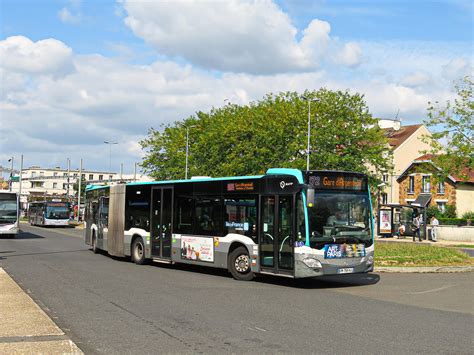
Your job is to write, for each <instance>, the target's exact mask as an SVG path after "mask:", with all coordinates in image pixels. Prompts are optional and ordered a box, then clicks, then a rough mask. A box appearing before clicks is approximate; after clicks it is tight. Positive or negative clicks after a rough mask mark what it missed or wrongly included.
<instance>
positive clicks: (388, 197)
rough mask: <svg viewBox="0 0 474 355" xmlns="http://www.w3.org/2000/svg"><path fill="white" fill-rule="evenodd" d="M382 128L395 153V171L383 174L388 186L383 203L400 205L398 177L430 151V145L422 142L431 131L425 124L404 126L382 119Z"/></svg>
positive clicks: (382, 196) (382, 194) (385, 189)
mask: <svg viewBox="0 0 474 355" xmlns="http://www.w3.org/2000/svg"><path fill="white" fill-rule="evenodd" d="M379 125H380V127H381V128H382V129H383V130H384V135H385V136H386V137H387V139H388V142H389V144H390V147H391V149H392V153H393V171H391V172H386V173H384V174H383V181H384V183H385V184H386V186H385V187H383V189H382V191H381V196H380V197H381V199H380V200H381V203H383V204H386V203H400V204H406V202H405V201H402V200H400V194H399V182H398V177H399V176H400V175H401V174H402V173H403V172H404V171H405V170H406V169H407V168H408V167H409V166H410V165H411V163H412V162H413V161H414V160H415V159H416V158H418V157H419V156H421V155H422V154H423V151H425V150H429V149H430V146H429V144H428V143H425V142H423V141H422V137H423V136H425V135H427V136H430V135H431V133H430V131H429V130H428V129H427V128H426V127H425V126H424V125H423V124H414V125H407V126H402V125H401V124H400V121H396V120H387V119H382V120H380V121H379Z"/></svg>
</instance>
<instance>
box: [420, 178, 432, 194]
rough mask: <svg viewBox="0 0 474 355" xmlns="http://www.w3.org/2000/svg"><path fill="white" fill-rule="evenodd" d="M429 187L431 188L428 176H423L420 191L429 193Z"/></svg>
mask: <svg viewBox="0 0 474 355" xmlns="http://www.w3.org/2000/svg"><path fill="white" fill-rule="evenodd" d="M430 189H431V184H430V176H423V180H422V191H421V192H423V193H430Z"/></svg>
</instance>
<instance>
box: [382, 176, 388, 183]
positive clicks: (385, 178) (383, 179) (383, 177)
mask: <svg viewBox="0 0 474 355" xmlns="http://www.w3.org/2000/svg"><path fill="white" fill-rule="evenodd" d="M382 181H383V182H388V174H383V175H382Z"/></svg>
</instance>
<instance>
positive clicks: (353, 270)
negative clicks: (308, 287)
mask: <svg viewBox="0 0 474 355" xmlns="http://www.w3.org/2000/svg"><path fill="white" fill-rule="evenodd" d="M307 249H310V248H307ZM373 270H374V249H373V245H372V246H371V247H369V248H367V249H366V255H365V256H364V257H361V258H341V259H324V252H323V251H320V250H314V249H310V250H304V251H301V252H296V250H295V278H305V277H316V276H323V275H341V274H357V273H367V272H371V271H373Z"/></svg>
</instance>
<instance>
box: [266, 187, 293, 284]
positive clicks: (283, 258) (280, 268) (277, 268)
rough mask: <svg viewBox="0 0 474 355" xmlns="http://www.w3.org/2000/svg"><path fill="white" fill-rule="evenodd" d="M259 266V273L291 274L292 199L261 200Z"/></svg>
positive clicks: (289, 197) (279, 197) (274, 197)
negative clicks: (260, 271) (260, 270)
mask: <svg viewBox="0 0 474 355" xmlns="http://www.w3.org/2000/svg"><path fill="white" fill-rule="evenodd" d="M260 206H261V217H260V243H259V244H260V266H261V269H262V271H267V272H272V273H278V274H290V275H292V274H293V268H294V267H293V265H294V262H293V257H294V255H293V215H294V208H293V195H272V196H262V197H261V204H260Z"/></svg>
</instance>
